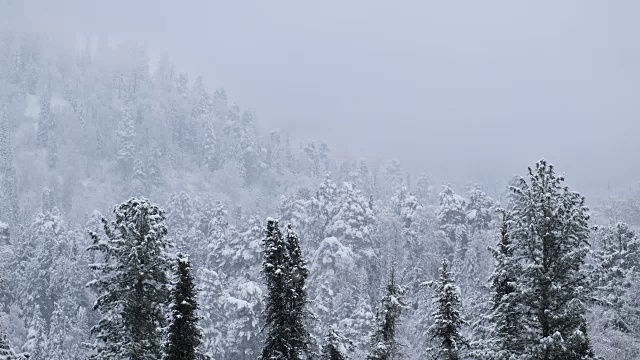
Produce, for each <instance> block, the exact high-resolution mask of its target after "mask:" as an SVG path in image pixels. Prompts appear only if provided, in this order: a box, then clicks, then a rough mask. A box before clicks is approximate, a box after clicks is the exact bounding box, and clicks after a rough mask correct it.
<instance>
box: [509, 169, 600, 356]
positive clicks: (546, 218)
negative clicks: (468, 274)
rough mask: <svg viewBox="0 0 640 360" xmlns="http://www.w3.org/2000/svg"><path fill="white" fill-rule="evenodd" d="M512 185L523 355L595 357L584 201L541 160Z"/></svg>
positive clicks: (586, 217)
mask: <svg viewBox="0 0 640 360" xmlns="http://www.w3.org/2000/svg"><path fill="white" fill-rule="evenodd" d="M528 178H529V179H528V181H527V180H525V179H520V181H519V182H518V185H517V186H515V187H512V191H513V193H514V198H513V209H512V211H511V213H510V216H511V221H512V223H511V224H510V236H511V239H512V240H513V249H514V256H515V257H516V258H517V259H518V263H519V266H520V268H521V271H519V276H518V284H519V286H521V288H522V293H521V295H520V296H521V298H520V300H519V303H520V304H521V305H522V307H523V313H522V316H520V320H521V321H522V322H523V328H524V329H526V332H525V333H524V334H523V337H522V340H523V341H524V342H525V346H524V353H525V354H524V355H526V356H530V357H532V358H534V359H540V360H555V359H564V360H581V359H589V358H592V357H593V353H592V351H591V349H590V345H589V337H588V335H587V333H586V318H585V314H586V311H587V309H586V304H587V300H588V285H589V284H588V282H587V274H586V272H585V271H584V263H585V258H586V256H587V253H588V252H589V244H588V243H587V239H588V238H589V226H588V224H587V220H588V219H589V215H588V208H587V207H586V206H585V199H584V197H582V196H581V195H580V194H578V193H576V192H572V191H570V190H569V188H568V187H566V186H564V185H563V184H562V183H563V181H564V178H563V177H562V176H557V175H556V174H555V171H554V168H553V166H552V165H549V164H547V162H546V161H544V160H540V161H539V162H538V163H536V166H535V168H533V169H532V168H529V176H528Z"/></svg>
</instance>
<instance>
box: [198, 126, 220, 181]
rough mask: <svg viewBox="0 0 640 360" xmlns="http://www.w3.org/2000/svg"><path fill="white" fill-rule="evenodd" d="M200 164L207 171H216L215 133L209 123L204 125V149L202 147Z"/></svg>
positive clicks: (217, 164)
mask: <svg viewBox="0 0 640 360" xmlns="http://www.w3.org/2000/svg"><path fill="white" fill-rule="evenodd" d="M203 152H204V154H203V159H202V164H203V165H204V166H205V167H207V168H208V169H209V170H211V171H214V170H216V169H218V166H219V160H218V152H217V144H216V133H215V130H214V128H213V124H212V123H211V122H209V121H208V122H207V123H206V124H205V133H204V147H203Z"/></svg>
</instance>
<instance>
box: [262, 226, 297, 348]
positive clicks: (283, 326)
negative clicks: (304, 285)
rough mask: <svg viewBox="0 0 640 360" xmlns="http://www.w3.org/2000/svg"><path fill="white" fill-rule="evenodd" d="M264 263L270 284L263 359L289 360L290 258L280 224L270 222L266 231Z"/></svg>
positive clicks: (266, 309) (266, 308)
mask: <svg viewBox="0 0 640 360" xmlns="http://www.w3.org/2000/svg"><path fill="white" fill-rule="evenodd" d="M262 245H263V248H264V260H263V263H262V269H263V274H264V278H265V281H266V285H267V296H266V300H265V312H264V313H265V330H266V333H267V334H266V338H265V343H264V347H263V348H262V354H261V355H260V360H281V359H287V360H289V356H290V353H291V350H292V349H291V346H290V344H289V337H290V330H289V323H288V320H289V314H288V313H289V310H290V308H289V303H288V301H287V300H288V292H289V290H290V289H289V284H288V281H289V279H288V278H289V276H288V275H289V274H288V273H289V271H288V266H289V262H290V260H289V256H288V253H287V245H286V241H285V239H284V237H283V236H282V233H281V232H280V229H279V227H278V221H277V220H275V219H267V231H266V236H265V238H264V240H263V243H262Z"/></svg>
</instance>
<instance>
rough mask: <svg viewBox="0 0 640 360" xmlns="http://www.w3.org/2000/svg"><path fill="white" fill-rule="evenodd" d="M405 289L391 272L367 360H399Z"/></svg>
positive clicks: (377, 313)
mask: <svg viewBox="0 0 640 360" xmlns="http://www.w3.org/2000/svg"><path fill="white" fill-rule="evenodd" d="M403 294H404V289H402V287H401V286H400V285H398V284H397V283H396V279H395V274H394V271H393V270H392V271H391V275H390V276H389V281H388V282H387V289H386V294H385V295H384V296H383V297H382V301H381V303H380V307H379V308H378V311H377V312H376V320H375V324H374V328H373V331H372V335H371V345H370V346H371V348H370V352H369V355H368V356H367V360H393V359H399V358H400V357H401V354H400V347H401V344H400V341H399V340H398V339H397V338H396V333H397V331H398V326H399V325H400V316H401V315H402V309H403V307H404V304H403V302H402V296H403Z"/></svg>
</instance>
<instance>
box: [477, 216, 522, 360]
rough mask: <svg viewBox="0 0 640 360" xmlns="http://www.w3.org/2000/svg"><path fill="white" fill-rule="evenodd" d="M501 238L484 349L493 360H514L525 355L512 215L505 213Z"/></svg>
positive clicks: (498, 244) (493, 275) (493, 278)
mask: <svg viewBox="0 0 640 360" xmlns="http://www.w3.org/2000/svg"><path fill="white" fill-rule="evenodd" d="M501 213H502V221H501V225H500V236H499V239H498V243H497V244H496V247H495V248H493V249H491V252H492V254H493V258H494V264H495V267H494V270H493V273H492V274H491V276H490V278H489V280H490V286H491V312H490V313H489V314H488V316H487V320H488V321H489V323H490V332H489V333H490V335H491V338H490V339H488V340H487V339H485V341H484V343H485V345H486V346H483V347H484V349H483V350H486V351H487V352H488V354H489V356H490V358H491V359H495V360H511V359H514V358H517V356H519V355H520V354H521V353H522V350H523V342H522V331H523V329H522V321H521V316H522V314H521V309H520V308H521V306H520V303H519V300H520V299H519V289H518V275H519V273H520V268H519V266H518V263H517V261H516V259H515V257H514V254H513V245H512V243H511V239H510V238H509V215H508V214H507V213H506V211H501Z"/></svg>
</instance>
